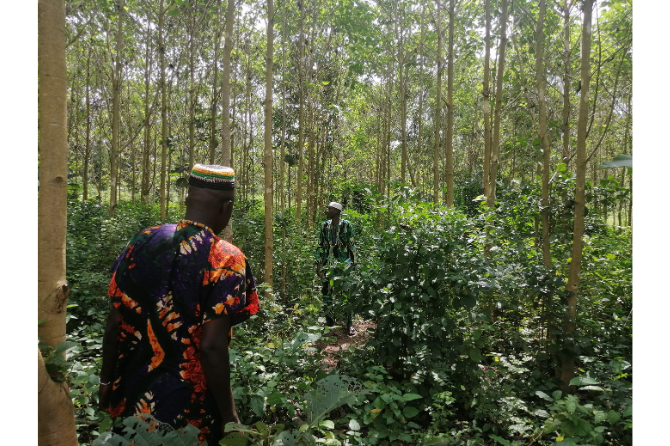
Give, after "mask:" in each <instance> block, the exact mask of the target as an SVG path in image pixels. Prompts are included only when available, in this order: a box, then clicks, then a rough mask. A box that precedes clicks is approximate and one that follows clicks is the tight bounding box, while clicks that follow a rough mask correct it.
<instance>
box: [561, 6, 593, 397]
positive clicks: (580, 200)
mask: <svg viewBox="0 0 670 446" xmlns="http://www.w3.org/2000/svg"><path fill="white" fill-rule="evenodd" d="M592 9H593V0H584V3H583V5H582V13H583V17H584V19H583V24H582V51H581V53H582V57H581V64H580V73H581V90H580V96H579V120H578V122H577V161H576V163H575V169H576V177H577V179H576V181H577V184H576V186H575V220H574V229H573V237H572V260H571V261H570V273H569V275H568V284H567V291H568V293H569V294H568V299H567V309H566V312H565V320H564V323H563V354H562V355H561V356H560V357H561V364H560V370H559V373H560V374H559V376H560V380H561V382H562V386H563V388H564V389H565V390H567V389H569V388H570V387H569V386H570V380H571V379H572V378H573V377H574V376H575V354H574V333H575V329H576V325H575V317H576V316H577V296H578V292H579V275H580V273H581V270H582V248H583V246H584V240H583V237H584V214H585V210H586V201H585V198H586V197H585V186H586V133H587V121H588V116H589V84H590V78H591V17H592Z"/></svg>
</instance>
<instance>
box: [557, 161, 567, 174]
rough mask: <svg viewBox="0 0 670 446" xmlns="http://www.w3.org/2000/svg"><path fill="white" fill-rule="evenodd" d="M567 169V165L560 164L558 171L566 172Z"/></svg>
mask: <svg viewBox="0 0 670 446" xmlns="http://www.w3.org/2000/svg"><path fill="white" fill-rule="evenodd" d="M566 169H567V166H566V165H565V163H560V164H559V165H558V171H559V172H565V170H566Z"/></svg>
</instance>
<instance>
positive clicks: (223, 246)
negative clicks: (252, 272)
mask: <svg viewBox="0 0 670 446" xmlns="http://www.w3.org/2000/svg"><path fill="white" fill-rule="evenodd" d="M212 249H213V250H216V251H218V252H220V253H222V254H226V255H228V256H234V257H239V258H242V259H246V258H247V257H246V256H245V255H244V253H243V252H242V250H241V249H240V248H238V247H237V246H235V245H233V244H232V243H230V242H228V241H226V240H224V239H222V238H219V237H215V238H214V243H212Z"/></svg>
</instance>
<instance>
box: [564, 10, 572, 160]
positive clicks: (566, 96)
mask: <svg viewBox="0 0 670 446" xmlns="http://www.w3.org/2000/svg"><path fill="white" fill-rule="evenodd" d="M571 4H572V0H565V1H564V3H563V51H564V53H563V54H564V57H563V156H562V158H563V162H564V163H565V164H566V165H567V164H568V163H569V162H570V5H571Z"/></svg>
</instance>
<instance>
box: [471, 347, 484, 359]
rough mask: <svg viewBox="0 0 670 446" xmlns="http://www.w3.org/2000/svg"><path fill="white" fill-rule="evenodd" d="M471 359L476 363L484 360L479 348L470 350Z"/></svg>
mask: <svg viewBox="0 0 670 446" xmlns="http://www.w3.org/2000/svg"><path fill="white" fill-rule="evenodd" d="M470 359H472V360H473V361H474V362H480V361H481V360H482V353H481V352H480V351H479V349H478V348H477V347H471V348H470Z"/></svg>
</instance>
